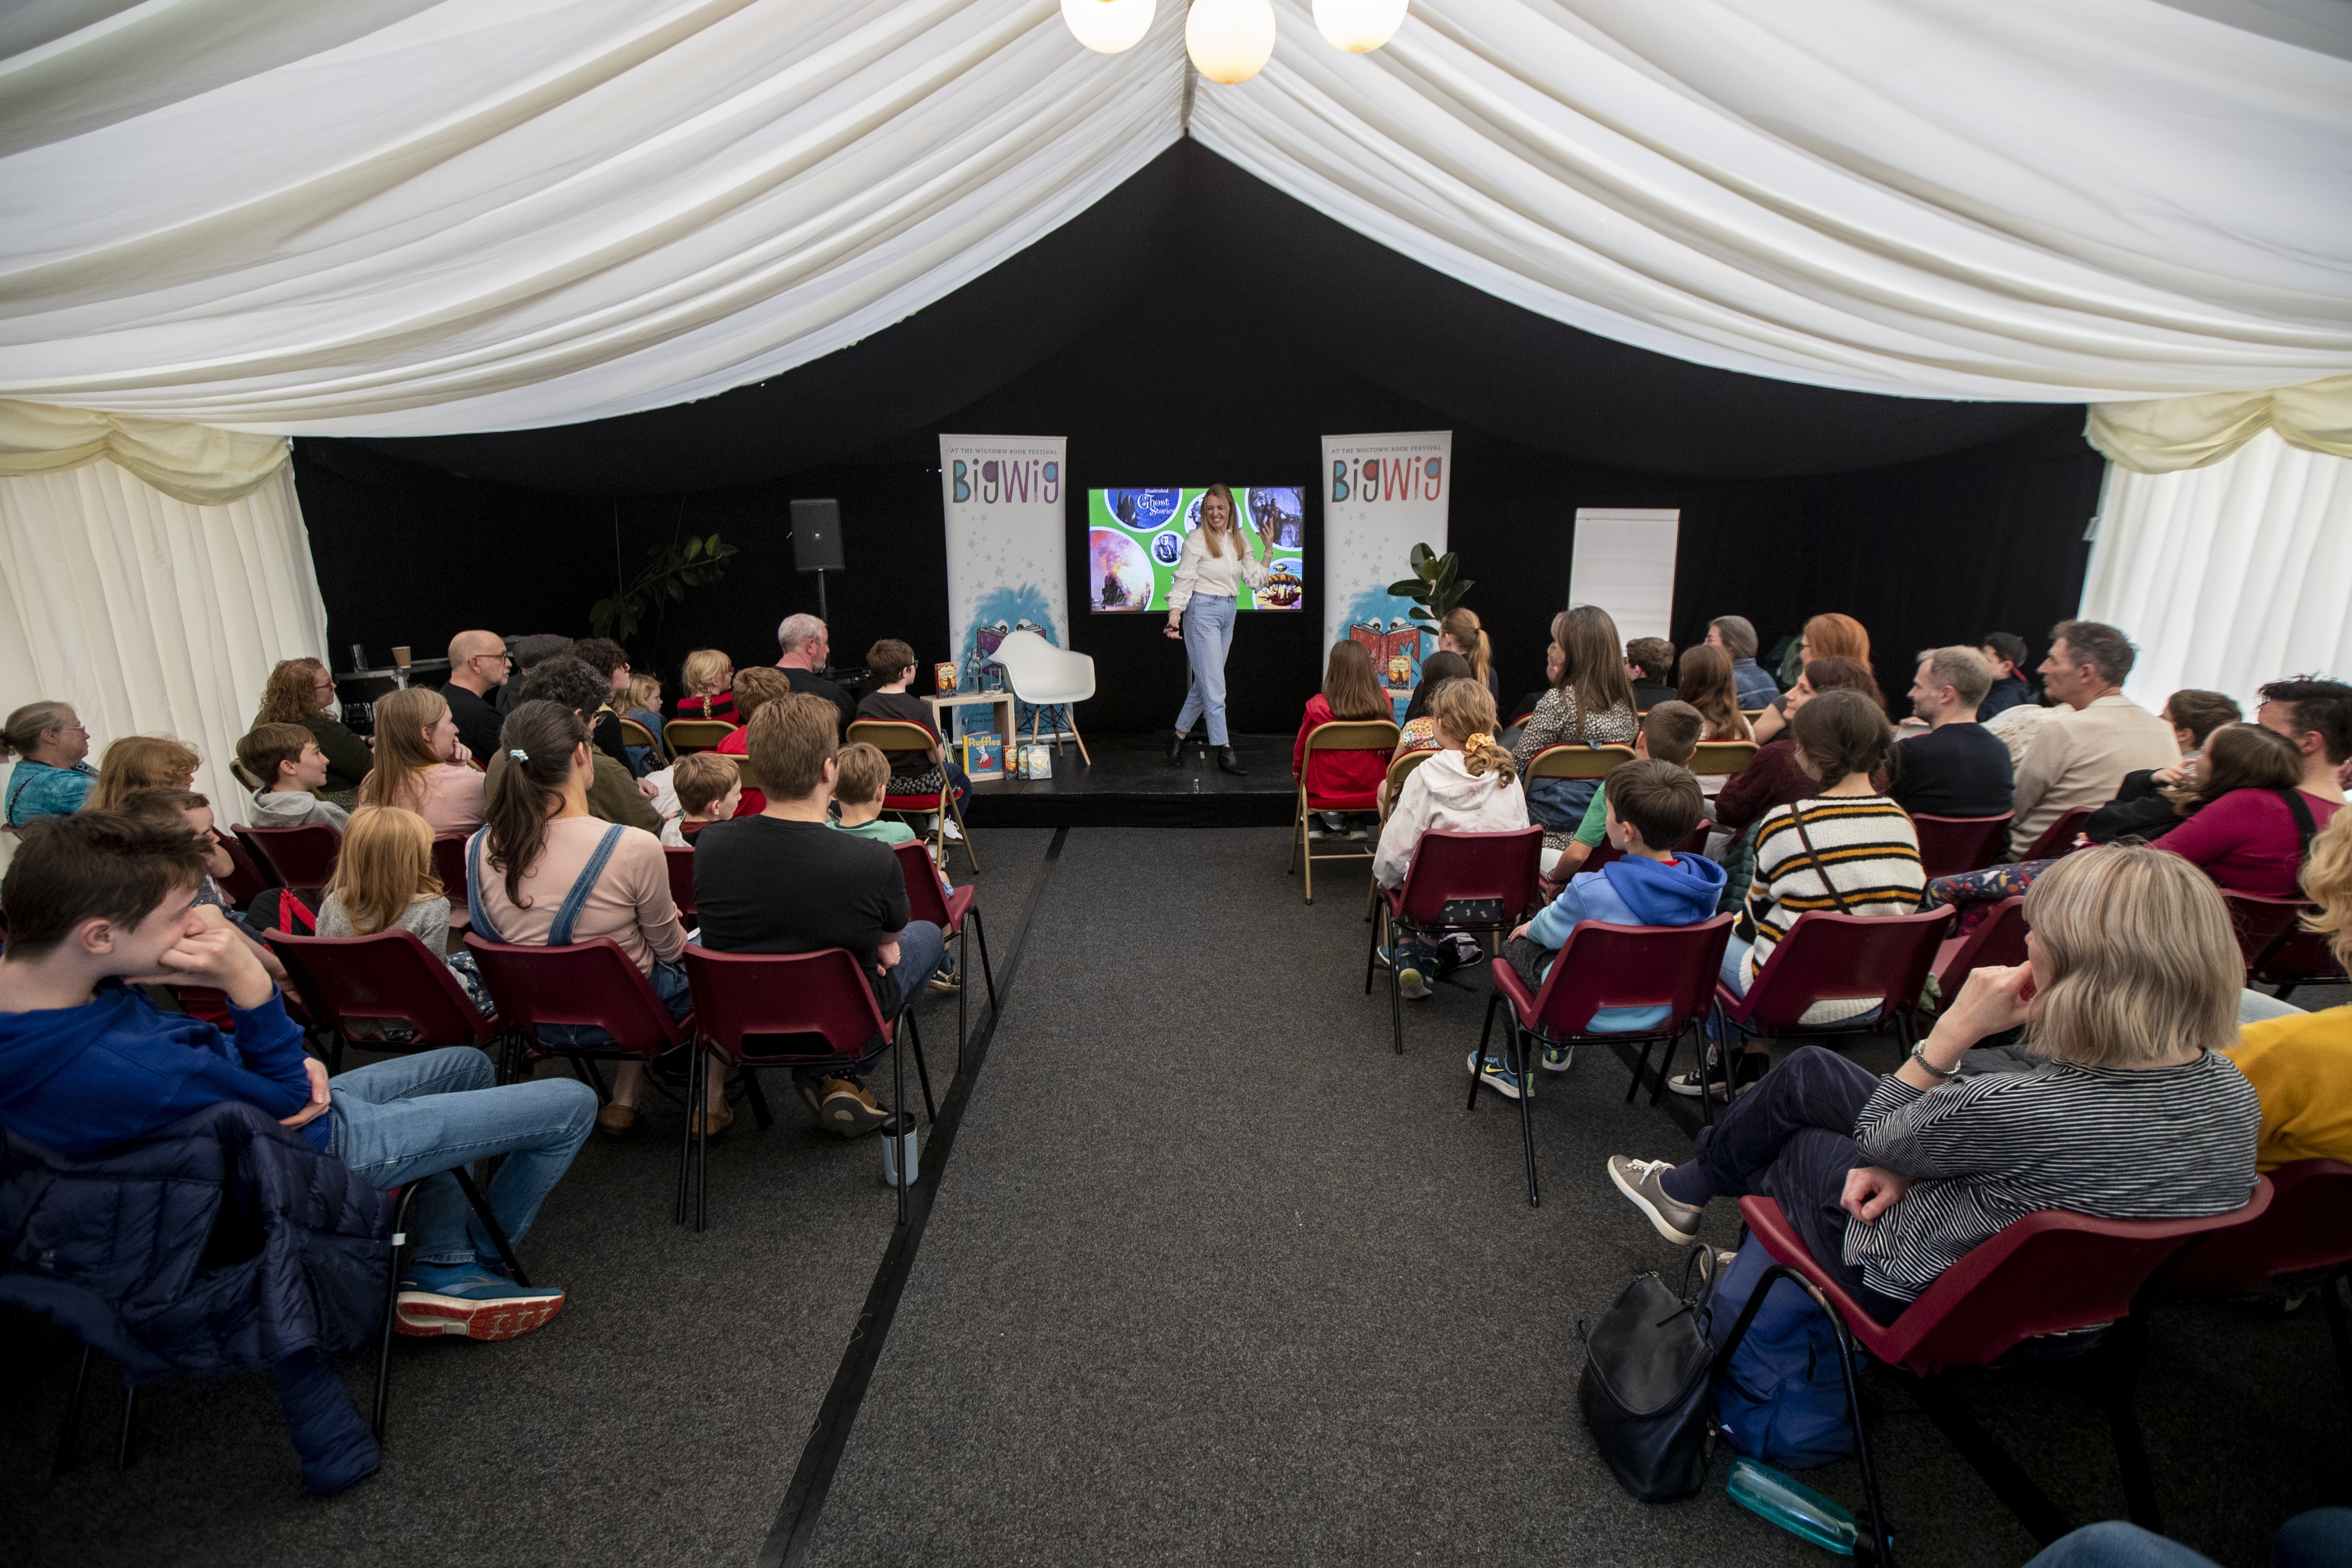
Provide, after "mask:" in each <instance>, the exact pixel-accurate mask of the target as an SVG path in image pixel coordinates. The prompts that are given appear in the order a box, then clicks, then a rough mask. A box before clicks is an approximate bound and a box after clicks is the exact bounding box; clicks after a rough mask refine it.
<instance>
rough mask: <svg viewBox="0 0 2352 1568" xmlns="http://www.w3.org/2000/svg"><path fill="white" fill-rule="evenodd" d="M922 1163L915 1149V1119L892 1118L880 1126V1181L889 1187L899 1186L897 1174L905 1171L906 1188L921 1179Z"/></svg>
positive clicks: (906, 1117)
mask: <svg viewBox="0 0 2352 1568" xmlns="http://www.w3.org/2000/svg"><path fill="white" fill-rule="evenodd" d="M921 1164H922V1161H921V1159H920V1158H919V1155H918V1153H917V1151H916V1148H915V1119H914V1118H913V1117H911V1116H893V1117H892V1118H890V1120H889V1121H886V1122H884V1123H883V1124H882V1180H883V1181H884V1182H886V1183H887V1184H890V1185H891V1186H894V1187H895V1186H898V1185H899V1184H900V1183H899V1180H898V1173H899V1170H900V1168H901V1166H903V1167H904V1168H905V1170H906V1182H905V1184H906V1185H908V1186H910V1187H911V1186H913V1185H914V1184H916V1183H917V1182H918V1181H920V1180H921V1179H922V1171H921Z"/></svg>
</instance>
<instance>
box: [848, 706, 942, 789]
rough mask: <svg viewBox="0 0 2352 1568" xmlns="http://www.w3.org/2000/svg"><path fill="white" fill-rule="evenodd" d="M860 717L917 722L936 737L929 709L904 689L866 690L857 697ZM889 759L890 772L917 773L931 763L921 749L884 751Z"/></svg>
mask: <svg viewBox="0 0 2352 1568" xmlns="http://www.w3.org/2000/svg"><path fill="white" fill-rule="evenodd" d="M857 716H858V717H859V718H860V719H889V720H894V721H897V722H898V723H901V724H920V725H921V726H922V727H923V728H924V729H926V730H929V731H930V732H931V738H932V739H933V740H937V739H938V738H939V733H940V732H939V731H938V730H937V729H935V728H933V727H932V724H931V710H930V709H929V707H928V706H926V705H925V703H924V701H923V700H922V699H921V698H919V697H917V696H915V695H914V694H913V693H912V692H907V691H869V692H867V693H866V695H865V696H863V697H861V698H859V699H858V700H857ZM882 754H883V755H884V756H886V757H888V758H889V759H890V771H891V773H894V774H896V773H919V772H921V771H922V770H923V769H925V768H928V767H929V766H930V765H931V759H930V758H929V756H928V755H926V754H925V753H924V752H883V753H882Z"/></svg>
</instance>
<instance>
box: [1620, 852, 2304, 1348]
mask: <svg viewBox="0 0 2352 1568" xmlns="http://www.w3.org/2000/svg"><path fill="white" fill-rule="evenodd" d="M2025 918H2026V920H2027V921H2028V922H2029V923H2030V924H2031V926H2032V931H2031V933H2030V934H2029V936H2028V938H2027V942H2026V955H2027V961H2026V962H2025V963H2021V964H2019V965H2017V966H2016V967H2015V968H1999V967H1994V968H1985V969H1979V970H1978V971H1976V973H1973V974H1971V975H1969V980H1968V984H1966V985H1964V986H1962V987H1961V989H1960V994H1959V995H1958V997H1957V998H1956V999H1955V1000H1954V1001H1953V1002H1952V1003H1951V1005H1949V1006H1948V1007H1946V1008H1945V1009H1944V1011H1943V1013H1942V1015H1941V1016H1939V1017H1937V1020H1936V1027H1935V1030H1934V1032H1933V1033H1931V1034H1930V1035H1929V1036H1928V1037H1927V1038H1926V1039H1925V1040H1922V1041H1921V1042H1920V1043H1919V1044H1918V1046H1917V1047H1915V1048H1914V1049H1913V1050H1912V1052H1911V1059H1910V1060H1908V1061H1906V1062H1905V1063H1904V1064H1903V1066H1902V1068H1900V1069H1899V1070H1897V1071H1895V1072H1893V1073H1889V1074H1887V1075H1886V1076H1885V1077H1883V1078H1882V1077H1879V1076H1878V1075H1876V1074H1874V1073H1872V1072H1870V1071H1868V1070H1867V1069H1865V1068H1861V1067H1858V1066H1856V1065H1855V1064H1854V1063H1853V1062H1851V1061H1848V1060H1847V1059H1846V1058H1843V1057H1842V1056H1839V1055H1838V1054H1837V1053H1836V1052H1834V1051H1829V1050H1824V1049H1822V1047H1818V1046H1808V1047H1804V1048H1803V1049H1801V1050H1799V1051H1796V1052H1793V1053H1792V1054H1791V1055H1790V1058H1789V1059H1788V1060H1787V1061H1785V1062H1783V1063H1781V1064H1780V1067H1778V1068H1774V1069H1773V1070H1772V1071H1771V1072H1769V1073H1768V1074H1767V1075H1765V1077H1764V1079H1763V1081H1762V1082H1760V1083H1759V1084H1758V1085H1757V1087H1756V1089H1755V1091H1754V1092H1753V1093H1750V1094H1747V1095H1744V1096H1742V1097H1741V1098H1740V1099H1739V1100H1738V1102H1737V1103H1736V1104H1734V1105H1733V1106H1732V1107H1731V1108H1730V1109H1729V1110H1727V1111H1725V1112H1724V1113H1723V1114H1722V1115H1721V1116H1719V1117H1717V1119H1716V1121H1715V1124H1714V1125H1713V1126H1712V1127H1706V1128H1702V1129H1700V1131H1699V1135H1698V1146H1697V1148H1696V1151H1695V1152H1694V1154H1693V1157H1692V1158H1691V1159H1689V1160H1686V1161H1685V1162H1684V1163H1681V1164H1679V1165H1676V1164H1672V1163H1668V1162H1666V1161H1664V1160H1654V1161H1648V1160H1628V1159H1626V1158H1625V1157H1624V1156H1622V1155H1612V1157H1611V1159H1610V1161H1609V1176H1610V1180H1611V1181H1612V1183H1614V1184H1615V1185H1616V1187H1617V1189H1618V1191H1620V1192H1622V1193H1623V1194H1625V1195H1626V1196H1627V1197H1628V1198H1629V1199H1631V1200H1632V1201H1633V1205H1634V1206H1636V1207H1637V1208H1639V1209H1641V1211H1642V1212H1643V1214H1644V1215H1646V1216H1648V1218H1649V1220H1650V1223H1651V1224H1652V1226H1654V1227H1655V1228H1656V1229H1657V1230H1658V1232H1659V1234H1661V1235H1663V1236H1665V1237H1669V1238H1671V1239H1673V1240H1676V1241H1684V1242H1687V1241H1690V1240H1692V1239H1695V1238H1696V1235H1697V1233H1698V1225H1699V1215H1700V1211H1701V1210H1702V1209H1703V1208H1704V1207H1705V1206H1706V1203H1707V1201H1708V1200H1709V1199H1711V1198H1716V1197H1734V1196H1739V1195H1745V1194H1758V1195H1761V1196H1767V1197H1770V1198H1772V1199H1774V1200H1775V1201H1776V1202H1778V1203H1779V1204H1780V1208H1781V1211H1782V1212H1783V1213H1784V1214H1786V1215H1788V1216H1789V1219H1790V1223H1791V1224H1792V1225H1793V1226H1795V1228H1796V1230H1797V1232H1798V1234H1800V1235H1801V1236H1802V1237H1804V1239H1805V1246H1806V1249H1807V1250H1808V1251H1810V1252H1811V1254H1812V1255H1813V1258H1814V1259H1815V1261H1817V1262H1819V1263H1820V1264H1821V1265H1822V1267H1823V1268H1827V1269H1828V1270H1830V1272H1831V1273H1832V1274H1833V1275H1834V1276H1836V1277H1837V1279H1839V1281H1840V1282H1841V1283H1842V1284H1843V1285H1845V1286H1846V1288H1847V1289H1850V1290H1852V1291H1853V1295H1854V1298H1855V1300H1858V1301H1860V1302H1861V1303H1862V1305H1863V1306H1864V1308H1866V1309H1867V1310H1869V1311H1870V1312H1871V1314H1872V1315H1873V1316H1874V1317H1876V1318H1877V1319H1878V1320H1879V1321H1881V1322H1892V1321H1894V1320H1895V1316H1896V1314H1898V1313H1900V1312H1901V1311H1902V1310H1904V1308H1905V1307H1906V1306H1908V1305H1909V1304H1910V1303H1911V1302H1912V1301H1914V1300H1917V1299H1918V1297H1919V1296H1920V1294H1921V1293H1922V1292H1923V1291H1925V1290H1926V1289H1927V1287H1928V1286H1930V1285H1932V1284H1934V1283H1935V1282H1936V1279H1937V1276H1939V1275H1941V1274H1942V1273H1943V1271H1944V1270H1945V1269H1947V1268H1950V1267H1951V1266H1952V1265H1953V1264H1954V1263H1956V1262H1958V1260H1959V1259H1960V1258H1963V1257H1965V1256H1966V1255H1967V1254H1968V1252H1969V1249H1970V1248H1971V1247H1975V1246H1976V1245H1977V1244H1978V1243H1979V1242H1981V1241H1984V1240H1986V1239H1987V1238H1988V1237H1991V1236H1992V1235H1993V1234H1994V1233H1996V1232H1998V1231H2000V1230H2001V1229H2003V1228H2005V1227H2006V1226H2010V1225H2011V1224H2013V1223H2015V1222H2016V1221H2017V1220H2019V1219H2021V1218H2023V1217H2024V1216H2025V1215H2029V1214H2032V1213H2033V1212H2034V1211H2036V1210H2038V1209H2063V1210H2067V1211H2070V1212H2072V1213H2074V1214H2084V1215H2095V1216H2097V1217H2099V1218H2103V1219H2191V1218H2200V1217H2204V1216H2209V1215H2220V1214H2227V1213H2229V1212H2230V1211H2231V1210H2232V1209H2236V1208H2238V1207H2241V1206H2242V1205H2244V1203H2245V1201H2246V1197H2247V1194H2249V1193H2250V1192H2252V1189H2253V1184H2254V1156H2255V1146H2256V1139H2257V1135H2258V1133H2259V1131H2260V1130H2261V1126H2262V1108H2261V1105H2260V1103H2259V1102H2258V1100H2256V1097H2255V1094H2254V1089H2253V1087H2252V1085H2251V1084H2249V1083H2248V1082H2247V1081H2246V1079H2245V1077H2244V1075H2243V1074H2242V1073H2241V1072H2240V1071H2239V1070H2238V1068H2237V1067H2236V1066H2235V1065H2234V1064H2233V1063H2232V1062H2231V1060H2230V1058H2228V1057H2226V1056H2223V1055H2222V1054H2221V1047H2225V1046H2227V1045H2229V1044H2230V1043H2231V1040H2232V1039H2233V1038H2234V1037H2235V1036H2236V1032H2237V1030H2236V1024H2237V1016H2238V992H2239V986H2240V982H2241V980H2242V978H2243V975H2244V973H2245V970H2244V963H2243V961H2242V960H2241V959H2240V957H2239V956H2238V944H2237V941H2236V939H2235V938H2234V937H2233V936H2232V935H2231V929H2230V916H2229V912H2228V910H2225V909H2224V908H2223V907H2222V904H2221V894H2220V893H2219V892H2218V891H2217V890H2216V889H2214V887H2213V884H2212V883H2211V881H2210V880H2209V879H2207V878H2206V877H2205V875H2204V873H2202V872H2201V871H2200V870H2198V869H2197V868H2196V867H2194V866H2191V865H2190V864H2189V862H2187V861H2186V860H2184V859H2182V858H2180V857H2179V856H2178V855H2172V854H2168V853H2167V852H2165V851H2164V850H2162V849H2159V848H2152V847H2147V846H2145V845H2124V844H2116V845H2109V846H2107V847H2104V848H2098V849H2088V850H2083V851H2081V852H2079V853H2076V854H2074V855H2070V856H2068V857H2067V858H2065V859H2063V860H2061V861H2059V862H2058V863H2057V864H2056V865H2054V866H2053V867H2052V868H2050V869H2049V870H2048V871H2047V872H2045V873H2043V875H2042V877H2041V878H2040V879H2037V880H2036V881H2035V882H2034V884H2033V889H2032V891H2031V892H2030V893H2028V894H2027V895H2026V899H2025ZM2018 1026H2024V1028H2025V1030H2026V1044H2027V1047H2028V1049H2029V1050H2030V1051H2031V1052H2032V1055H2033V1056H2035V1057H2038V1058H2042V1059H2041V1060H2039V1061H2038V1062H2035V1063H2033V1064H2032V1065H2031V1066H2029V1067H2026V1068H2021V1069H2018V1070H2011V1071H1999V1072H1989V1073H1984V1074H1979V1075H1972V1076H1969V1077H1966V1078H1963V1077H1961V1076H1959V1072H1958V1068H1959V1061H1960V1057H1961V1055H1962V1053H1964V1052H1966V1051H1967V1050H1968V1048H1969V1047H1971V1046H1973V1045H1975V1044H1976V1043H1977V1042H1978V1041H1979V1040H1981V1039H1983V1038H1985V1037H1987V1036H1989V1035H1994V1034H1998V1033H2000V1032H2001V1031H2003V1030H2006V1029H2011V1028H2015V1027H2018Z"/></svg>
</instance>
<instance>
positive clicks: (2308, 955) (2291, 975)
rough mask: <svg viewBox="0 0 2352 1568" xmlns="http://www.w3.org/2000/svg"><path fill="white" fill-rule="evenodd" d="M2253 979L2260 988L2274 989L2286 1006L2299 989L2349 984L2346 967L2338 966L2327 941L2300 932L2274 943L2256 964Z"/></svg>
mask: <svg viewBox="0 0 2352 1568" xmlns="http://www.w3.org/2000/svg"><path fill="white" fill-rule="evenodd" d="M2249 978H2250V979H2251V980H2252V982H2253V984H2257V985H2273V986H2276V987H2277V988H2278V989H2277V990H2276V992H2275V993H2274V994H2275V995H2276V996H2277V997H2278V999H2279V1000H2280V1001H2282V1002H2284V1001H2285V1000H2286V999H2287V997H2288V996H2289V995H2290V994H2293V992H2294V989H2295V987H2297V986H2298V985H2341V984H2344V983H2345V974H2344V966H2343V965H2342V964H2340V963H2336V954H2335V953H2334V952H2332V951H2331V950H2330V949H2329V947H2328V945H2327V939H2326V937H2324V936H2322V935H2320V934H2319V933H2318V932H2317V931H2304V930H2301V929H2300V927H2299V926H2298V929H2296V930H2294V931H2288V932H2286V933H2285V934H2284V935H2282V936H2281V937H2280V938H2279V939H2278V940H2277V941H2276V942H2273V943H2271V945H2270V946H2269V948H2268V949H2266V950H2265V951H2264V952H2263V955H2262V956H2261V957H2260V958H2258V959H2256V960H2254V967H2253V973H2252V975H2250V976H2249Z"/></svg>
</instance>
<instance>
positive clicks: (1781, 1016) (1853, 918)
mask: <svg viewBox="0 0 2352 1568" xmlns="http://www.w3.org/2000/svg"><path fill="white" fill-rule="evenodd" d="M1951 919H1952V911H1951V910H1923V911H1921V912H1920V913H1918V914H1912V915H1843V914H1839V913H1838V912H1837V911H1835V910H1807V911H1806V912H1805V913H1803V914H1801V915H1799V916H1798V917H1797V923H1796V924H1795V925H1792V926H1790V928H1789V934H1788V935H1787V936H1786V937H1784V938H1783V939H1782V940H1781V941H1780V943H1779V945H1777V946H1775V947H1774V948H1773V949H1772V955H1771V956H1770V957H1769V958H1768V959H1766V960H1765V961H1764V967H1763V969H1762V970H1761V971H1760V972H1759V973H1758V974H1757V976H1756V979H1755V982H1754V984H1750V985H1749V986H1748V994H1747V995H1745V996H1739V995H1735V994H1733V993H1732V990H1731V987H1729V986H1728V985H1726V984H1723V983H1722V982H1721V981H1719V980H1718V981H1717V983H1716V987H1715V1005H1716V1016H1717V1018H1719V1019H1720V1020H1722V1022H1723V1024H1724V1026H1725V1028H1724V1030H1723V1031H1722V1036H1721V1037H1722V1038H1723V1045H1724V1050H1723V1069H1724V1086H1725V1089H1726V1090H1728V1089H1729V1088H1730V1078H1731V1056H1732V1052H1733V1051H1735V1050H1736V1049H1738V1047H1739V1045H1740V1044H1742V1043H1744V1042H1745V1041H1747V1040H1749V1039H1791V1038H1800V1037H1827V1036H1836V1035H1868V1034H1876V1033H1877V1032H1878V1031H1879V1030H1881V1029H1884V1028H1887V1027H1890V1026H1891V1027H1892V1028H1893V1029H1894V1030H1895V1037H1896V1038H1897V1039H1899V1040H1901V1041H1902V1042H1903V1048H1904V1049H1905V1050H1906V1051H1907V1050H1909V1049H1910V1048H1911V1017H1910V1015H1911V1010H1912V1008H1913V1007H1915V1006H1916V1005H1918V1001H1919V991H1920V988H1921V987H1922V986H1924V985H1925V984H1927V969H1928V966H1929V965H1930V964H1932V963H1934V962H1935V961H1936V949H1937V943H1938V942H1941V941H1942V939H1943V934H1944V929H1945V927H1947V926H1948V925H1949V924H1950V923H1951ZM1822 1002H1866V1003H1868V1004H1870V1006H1871V1008H1873V1009H1874V1010H1875V1014H1876V1016H1872V1013H1871V1012H1870V1011H1865V1012H1864V1013H1863V1014H1862V1015H1861V1016H1859V1017H1857V1018H1855V1019H1854V1020H1853V1021H1852V1022H1842V1023H1834V1024H1807V1023H1803V1022H1801V1019H1802V1018H1803V1016H1804V1015H1805V1013H1806V1012H1807V1010H1808V1009H1810V1008H1811V1007H1812V1006H1813V1005H1815V1004H1817V1003H1822ZM1699 1062H1700V1064H1701V1065H1700V1072H1701V1073H1702V1075H1704V1073H1705V1072H1706V1065H1705V1064H1706V1053H1705V1052H1701V1053H1700V1054H1699ZM1701 1089H1702V1092H1701V1093H1700V1095H1699V1097H1698V1098H1699V1105H1700V1107H1701V1110H1702V1113H1703V1114H1704V1115H1705V1116H1706V1119H1707V1120H1708V1121H1713V1120H1714V1119H1715V1097H1714V1095H1713V1094H1711V1093H1708V1092H1704V1091H1705V1089H1706V1085H1702V1086H1701Z"/></svg>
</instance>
